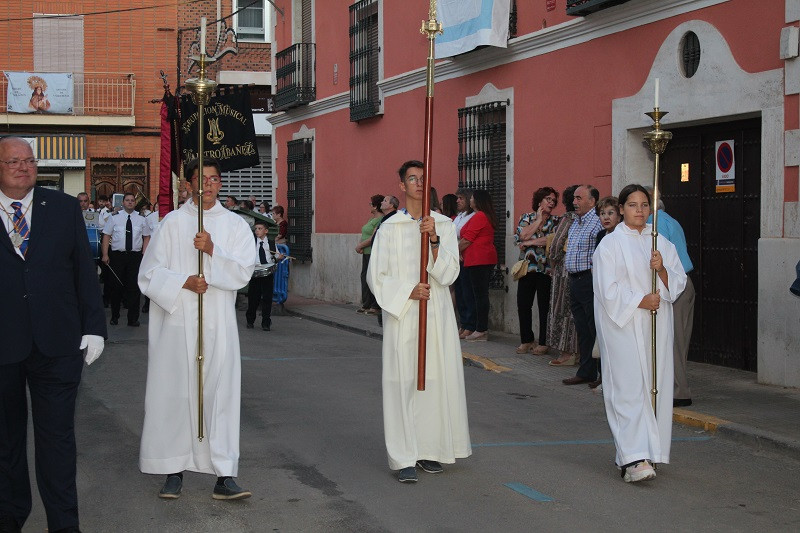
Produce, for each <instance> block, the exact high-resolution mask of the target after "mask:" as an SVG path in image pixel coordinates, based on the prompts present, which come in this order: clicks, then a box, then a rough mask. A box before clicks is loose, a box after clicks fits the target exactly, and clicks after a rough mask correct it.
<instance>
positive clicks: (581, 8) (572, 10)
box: [567, 0, 630, 17]
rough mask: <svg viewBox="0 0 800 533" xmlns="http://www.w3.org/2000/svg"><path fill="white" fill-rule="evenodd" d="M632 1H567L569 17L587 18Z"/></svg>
mask: <svg viewBox="0 0 800 533" xmlns="http://www.w3.org/2000/svg"><path fill="white" fill-rule="evenodd" d="M629 1H630V0H567V15H571V16H575V17H585V16H586V15H591V14H592V13H596V12H597V11H600V10H601V9H607V8H609V7H614V6H618V5H619V4H624V3H625V2H629Z"/></svg>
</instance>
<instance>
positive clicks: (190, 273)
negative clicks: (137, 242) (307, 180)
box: [139, 160, 253, 500]
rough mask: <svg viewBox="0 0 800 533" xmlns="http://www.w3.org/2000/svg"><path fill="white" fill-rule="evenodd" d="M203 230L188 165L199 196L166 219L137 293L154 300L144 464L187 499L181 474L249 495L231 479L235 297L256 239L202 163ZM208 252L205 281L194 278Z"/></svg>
mask: <svg viewBox="0 0 800 533" xmlns="http://www.w3.org/2000/svg"><path fill="white" fill-rule="evenodd" d="M203 167H204V168H203V178H202V179H203V227H204V230H205V231H204V232H203V233H198V231H197V204H198V203H199V200H198V188H199V185H200V183H199V180H198V179H197V175H198V173H197V162H196V161H195V162H192V163H190V164H189V165H188V166H187V168H186V175H187V176H191V177H190V181H191V185H192V191H193V197H192V199H191V200H190V201H187V202H186V203H185V204H184V205H183V207H181V208H180V209H178V210H177V211H173V212H171V213H169V214H168V215H167V216H166V217H164V219H163V220H162V222H161V227H160V228H159V230H158V232H157V233H156V234H155V235H154V236H153V239H152V240H151V241H150V246H149V247H148V249H147V252H146V253H145V255H144V258H143V259H142V265H141V267H140V271H139V286H140V288H141V290H142V292H143V293H144V294H145V295H147V296H148V297H149V298H150V301H151V302H152V304H154V305H152V306H151V307H150V328H149V329H150V330H149V340H148V366H147V392H146V395H145V416H144V428H143V430H142V441H141V450H140V454H139V467H140V469H141V471H142V472H144V473H147V474H167V480H166V482H165V484H164V487H163V488H162V489H161V492H159V497H161V498H167V499H174V498H177V497H179V496H180V493H181V488H182V484H183V475H182V472H183V471H184V470H190V471H194V472H203V473H208V474H215V475H216V476H217V483H216V484H215V486H214V489H213V492H212V496H213V498H215V499H224V500H228V499H240V498H246V497H248V496H250V492H248V491H246V490H243V489H242V488H241V487H239V486H238V485H237V484H236V482H235V480H234V479H233V478H234V477H236V476H237V473H238V466H239V408H240V392H241V361H240V352H239V332H238V329H237V323H236V309H235V301H236V291H237V290H238V289H240V288H241V287H243V286H245V285H246V284H247V282H248V281H249V280H250V276H251V275H252V273H253V234H252V232H251V231H250V227H249V226H248V225H247V223H246V222H245V221H244V219H242V218H241V217H239V216H238V215H236V214H234V213H231V212H230V211H228V210H227V209H225V208H224V207H222V205H220V203H219V202H218V201H217V194H218V193H219V190H220V188H221V186H222V183H221V177H220V168H219V164H218V163H217V162H216V161H213V160H206V161H204V162H203ZM198 250H202V251H203V273H204V278H200V277H198V276H197V270H198V265H197V261H198ZM198 294H203V348H204V349H203V356H204V363H203V374H204V387H203V404H204V405H203V416H204V437H205V438H203V440H202V441H200V440H198V438H197V436H198V427H197V425H198V420H197V417H198V398H197V392H198V391H197V389H198V383H197V372H198V365H197V331H198V329H197V328H198Z"/></svg>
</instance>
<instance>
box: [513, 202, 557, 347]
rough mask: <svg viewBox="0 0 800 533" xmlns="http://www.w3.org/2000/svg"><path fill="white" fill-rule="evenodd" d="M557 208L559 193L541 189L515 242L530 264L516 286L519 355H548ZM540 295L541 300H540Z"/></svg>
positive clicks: (522, 259)
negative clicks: (551, 242) (550, 244)
mask: <svg viewBox="0 0 800 533" xmlns="http://www.w3.org/2000/svg"><path fill="white" fill-rule="evenodd" d="M556 205H558V193H557V192H556V190H555V189H553V188H552V187H542V188H540V189H538V190H537V191H536V192H535V193H533V201H532V207H533V211H532V212H531V213H525V214H523V215H522V217H521V218H520V219H519V224H518V225H517V231H516V232H515V233H514V243H515V244H516V245H517V247H519V251H520V252H519V255H520V257H519V258H520V261H527V262H528V265H527V269H524V267H523V271H522V272H519V274H518V275H521V277H519V279H518V285H517V316H518V317H519V336H520V343H521V344H520V345H519V346H518V347H517V353H520V354H522V353H527V352H532V353H534V354H536V355H543V354H546V353H547V350H548V346H547V315H548V313H549V310H550V289H551V279H550V264H549V262H548V261H547V254H546V253H545V246H546V245H547V237H548V235H552V234H553V232H555V229H556V226H557V225H558V222H559V220H560V217H558V216H555V215H552V211H553V209H554V208H555V207H556ZM537 294H538V298H537ZM534 299H537V300H538V304H539V305H538V307H539V345H538V346H537V345H536V343H535V338H534V335H533V312H532V309H533V300H534Z"/></svg>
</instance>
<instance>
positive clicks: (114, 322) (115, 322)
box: [109, 318, 119, 326]
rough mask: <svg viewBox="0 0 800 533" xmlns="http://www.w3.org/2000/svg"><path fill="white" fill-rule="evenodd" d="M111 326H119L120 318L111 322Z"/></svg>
mask: <svg viewBox="0 0 800 533" xmlns="http://www.w3.org/2000/svg"><path fill="white" fill-rule="evenodd" d="M109 324H111V325H112V326H116V325H117V324H119V319H118V318H112V319H111V322H109Z"/></svg>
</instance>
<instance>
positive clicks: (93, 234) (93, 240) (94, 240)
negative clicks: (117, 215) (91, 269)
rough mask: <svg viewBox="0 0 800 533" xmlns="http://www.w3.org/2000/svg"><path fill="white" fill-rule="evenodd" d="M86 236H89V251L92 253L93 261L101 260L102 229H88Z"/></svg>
mask: <svg viewBox="0 0 800 533" xmlns="http://www.w3.org/2000/svg"><path fill="white" fill-rule="evenodd" d="M86 234H87V235H88V236H89V250H90V251H91V253H92V259H100V241H102V240H103V233H102V232H101V231H100V228H86Z"/></svg>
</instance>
